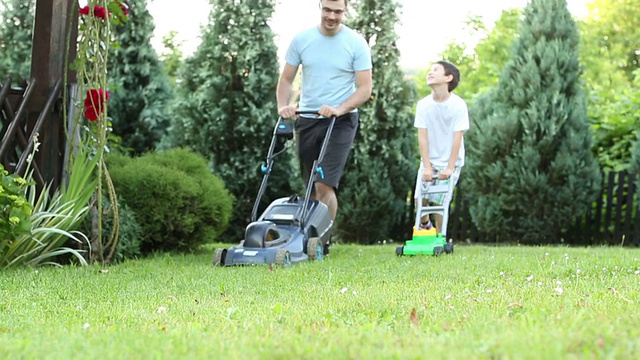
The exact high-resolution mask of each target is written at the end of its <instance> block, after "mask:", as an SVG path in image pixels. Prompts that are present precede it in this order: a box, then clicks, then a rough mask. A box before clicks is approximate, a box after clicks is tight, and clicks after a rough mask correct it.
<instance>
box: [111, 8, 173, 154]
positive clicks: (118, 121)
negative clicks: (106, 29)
mask: <svg viewBox="0 0 640 360" xmlns="http://www.w3.org/2000/svg"><path fill="white" fill-rule="evenodd" d="M127 3H128V5H129V16H128V20H127V21H126V22H125V23H124V24H122V25H120V26H117V27H114V28H113V31H114V33H115V36H114V37H115V43H116V44H117V45H118V46H117V47H112V49H113V50H112V51H110V54H109V78H110V80H111V82H112V85H111V89H110V90H111V100H109V115H110V117H111V118H112V121H113V133H114V134H115V135H117V136H119V137H121V138H122V146H123V147H125V148H126V149H129V150H130V151H132V152H133V153H135V154H141V153H144V152H147V151H152V150H154V149H155V148H156V147H157V145H158V143H159V142H160V140H161V139H162V137H163V136H164V134H165V133H166V129H167V127H168V126H169V114H168V103H169V101H170V100H171V99H172V97H173V90H172V88H171V87H170V85H169V79H168V77H167V76H166V75H165V74H164V72H163V68H162V64H161V63H160V61H159V60H158V55H157V54H156V52H155V50H154V49H153V47H152V46H151V42H150V40H151V37H152V36H153V30H154V28H155V25H154V23H153V18H152V17H151V14H149V11H147V0H131V1H128V2H127Z"/></svg>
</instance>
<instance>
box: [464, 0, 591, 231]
mask: <svg viewBox="0 0 640 360" xmlns="http://www.w3.org/2000/svg"><path fill="white" fill-rule="evenodd" d="M578 41H579V36H578V31H577V28H576V24H575V23H574V21H573V19H572V18H571V15H570V13H569V11H568V10H567V5H566V2H565V0H532V1H531V2H530V3H529V5H527V7H526V8H525V11H524V19H523V21H522V22H521V24H520V29H519V37H518V38H517V39H516V40H515V42H514V46H513V48H512V56H513V59H511V60H510V61H509V62H508V63H507V65H506V67H505V68H504V70H503V72H502V74H501V76H500V80H499V82H498V85H497V87H495V88H493V89H492V90H491V92H490V94H487V95H484V96H482V97H481V99H479V100H478V101H476V103H477V104H479V107H478V108H476V111H473V112H472V118H475V121H474V123H473V124H472V129H471V130H470V134H469V135H470V136H468V137H467V139H468V142H467V143H468V145H467V160H468V161H467V166H466V169H465V171H466V172H467V173H468V174H470V175H469V176H466V177H465V190H468V191H469V192H468V194H469V197H470V200H471V205H470V211H471V214H472V217H473V220H474V222H475V224H476V225H477V226H478V228H480V229H481V230H485V231H490V232H493V233H495V234H497V235H499V239H500V240H501V241H519V242H523V243H541V242H546V243H553V242H559V241H560V236H561V234H562V231H563V230H564V229H566V228H567V227H568V226H570V225H571V223H572V222H573V220H574V219H575V218H576V216H577V215H579V214H583V213H584V212H585V211H586V209H587V207H588V206H589V205H590V203H591V201H592V200H593V199H594V197H595V196H597V194H598V192H597V191H598V189H599V186H600V179H601V177H600V174H599V171H598V168H597V165H596V163H595V162H594V160H593V158H592V156H591V153H590V151H589V149H590V145H591V138H590V134H589V128H588V123H587V120H586V99H585V95H584V91H583V89H582V87H581V82H580V75H581V71H580V64H579V62H578V50H577V47H578Z"/></svg>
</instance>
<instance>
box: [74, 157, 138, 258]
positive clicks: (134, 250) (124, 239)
mask: <svg viewBox="0 0 640 360" xmlns="http://www.w3.org/2000/svg"><path fill="white" fill-rule="evenodd" d="M123 158H124V157H123ZM102 204H103V217H102V222H103V223H102V235H103V241H102V243H103V244H104V243H107V241H108V240H109V239H108V237H109V236H110V235H111V231H112V229H113V210H112V204H111V202H110V201H109V197H108V196H106V195H103V196H102ZM95 212H96V208H95V207H94V208H92V211H91V213H90V216H87V217H86V218H85V221H84V224H83V231H84V233H85V234H94V236H95V231H94V228H93V227H94V226H95V225H96V224H97V216H95ZM91 215H94V216H91ZM118 223H119V232H118V233H119V238H118V244H117V246H116V250H115V254H114V256H113V257H111V258H112V259H114V261H115V262H119V261H123V260H125V259H134V258H137V257H138V256H140V255H142V254H141V252H140V246H141V238H142V228H141V227H140V224H138V221H137V220H136V217H135V213H134V212H133V210H131V208H130V207H129V206H128V205H127V204H125V202H124V201H123V200H122V199H118Z"/></svg>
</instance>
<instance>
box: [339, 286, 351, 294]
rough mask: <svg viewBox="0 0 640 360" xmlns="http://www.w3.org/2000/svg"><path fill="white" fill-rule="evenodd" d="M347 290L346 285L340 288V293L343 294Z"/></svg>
mask: <svg viewBox="0 0 640 360" xmlns="http://www.w3.org/2000/svg"><path fill="white" fill-rule="evenodd" d="M347 291H349V289H347V288H346V287H343V288H342V290H340V294H344V293H346V292H347Z"/></svg>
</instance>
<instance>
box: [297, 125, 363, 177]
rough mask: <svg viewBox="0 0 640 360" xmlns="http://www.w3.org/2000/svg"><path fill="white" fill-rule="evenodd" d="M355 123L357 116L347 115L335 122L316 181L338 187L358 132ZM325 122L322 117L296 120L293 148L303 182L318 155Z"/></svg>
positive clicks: (325, 131) (325, 130) (323, 136)
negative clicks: (294, 144) (294, 145)
mask: <svg viewBox="0 0 640 360" xmlns="http://www.w3.org/2000/svg"><path fill="white" fill-rule="evenodd" d="M358 120H359V116H358V113H349V114H346V115H342V116H340V117H338V118H337V119H336V122H335V124H334V126H333V131H332V132H331V138H330V139H329V143H328V144H327V150H326V151H325V153H324V159H323V160H322V163H320V164H319V166H321V167H322V170H323V172H324V178H321V177H320V175H317V176H316V181H317V182H320V183H323V184H327V185H329V186H332V187H333V188H334V189H337V188H338V185H339V183H340V178H341V177H342V173H343V172H344V167H345V165H346V163H347V158H348V157H349V152H350V151H351V146H352V145H353V139H354V138H355V136H356V131H357V130H358ZM329 123H330V119H325V118H305V117H300V118H298V119H297V120H296V123H295V131H296V145H297V149H298V158H299V159H300V169H301V170H302V171H303V176H304V180H305V183H307V182H308V181H309V175H310V174H311V167H312V165H313V162H314V160H316V159H318V156H320V148H321V147H322V141H323V140H324V138H325V135H326V134H327V128H328V127H329Z"/></svg>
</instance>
